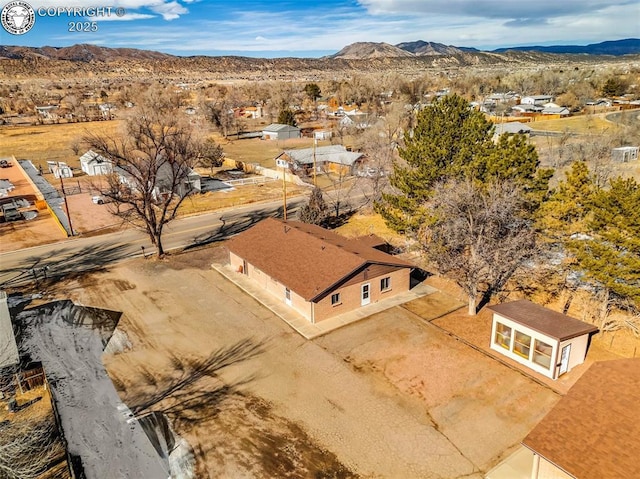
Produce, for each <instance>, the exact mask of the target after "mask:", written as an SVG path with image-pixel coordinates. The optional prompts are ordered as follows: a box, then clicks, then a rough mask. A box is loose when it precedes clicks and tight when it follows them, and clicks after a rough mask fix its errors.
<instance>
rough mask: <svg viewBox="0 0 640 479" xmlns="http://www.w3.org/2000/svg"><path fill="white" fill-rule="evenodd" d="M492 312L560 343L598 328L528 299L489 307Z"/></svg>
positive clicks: (595, 330) (593, 331)
mask: <svg viewBox="0 0 640 479" xmlns="http://www.w3.org/2000/svg"><path fill="white" fill-rule="evenodd" d="M488 308H489V309H490V310H491V311H493V312H495V313H498V314H499V315H501V316H504V317H505V318H507V319H510V320H512V321H515V322H516V323H519V324H522V325H524V326H527V327H528V328H531V329H533V330H534V331H538V332H539V333H542V334H544V335H546V336H549V337H552V338H556V339H557V340H559V341H564V340H567V339H571V338H575V337H577V336H582V335H583V334H589V333H595V332H597V331H598V328H596V327H595V326H593V325H592V324H588V323H585V322H584V321H580V320H579V319H575V318H572V317H570V316H567V315H566V314H562V313H558V312H556V311H553V310H552V309H549V308H545V307H544V306H540V305H539V304H535V303H532V302H531V301H527V300H526V299H521V300H518V301H511V302H509V303H503V304H497V305H494V306H489V307H488Z"/></svg>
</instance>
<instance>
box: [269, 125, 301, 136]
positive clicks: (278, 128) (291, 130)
mask: <svg viewBox="0 0 640 479" xmlns="http://www.w3.org/2000/svg"><path fill="white" fill-rule="evenodd" d="M291 138H300V128H298V127H297V126H291V125H283V124H281V123H272V124H271V125H269V126H268V127H266V128H265V129H264V130H262V139H264V140H289V139H291Z"/></svg>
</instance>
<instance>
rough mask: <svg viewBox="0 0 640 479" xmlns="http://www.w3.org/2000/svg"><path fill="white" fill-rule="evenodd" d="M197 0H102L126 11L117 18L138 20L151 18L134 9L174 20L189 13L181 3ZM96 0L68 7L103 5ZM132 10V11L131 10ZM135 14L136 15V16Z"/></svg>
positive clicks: (43, 3) (50, 1) (41, 0)
mask: <svg viewBox="0 0 640 479" xmlns="http://www.w3.org/2000/svg"><path fill="white" fill-rule="evenodd" d="M195 1H197V0H181V2H180V1H177V0H108V1H107V2H103V3H104V5H105V6H106V5H108V6H111V7H122V8H124V9H125V11H126V12H127V13H126V15H125V17H129V18H119V20H124V19H129V20H138V19H142V18H151V16H146V17H142V16H139V15H147V14H143V13H136V12H135V11H136V10H141V9H146V10H150V11H152V12H154V13H157V14H158V15H161V16H162V18H164V19H165V20H175V19H177V18H179V17H180V16H181V15H185V14H187V13H189V10H188V9H187V8H186V7H185V6H184V5H183V3H184V4H190V3H194V2H195ZM96 3H99V2H96V0H71V1H70V2H69V5H65V6H69V7H98V6H103V5H101V4H98V5H97V4H96ZM29 4H30V5H31V6H32V7H33V8H34V9H37V8H39V7H61V6H62V5H61V4H60V0H31V1H30V2H29ZM132 11H133V12H132ZM136 15H138V16H137V17H136ZM110 20H118V18H111V19H110Z"/></svg>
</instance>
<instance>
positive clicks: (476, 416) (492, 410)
mask: <svg viewBox="0 0 640 479" xmlns="http://www.w3.org/2000/svg"><path fill="white" fill-rule="evenodd" d="M221 251H222V249H221V248H220V247H219V246H217V247H213V248H208V249H204V250H200V251H193V252H191V253H188V254H184V255H177V256H173V257H171V258H170V259H168V260H164V261H160V262H158V261H155V260H142V259H139V260H133V261H131V262H128V263H122V264H121V265H119V266H117V267H116V268H114V269H113V270H112V271H110V272H107V273H96V274H93V275H91V276H89V277H86V278H84V279H83V280H81V281H80V282H78V281H74V282H71V283H64V284H63V283H60V284H58V285H56V296H58V297H69V298H71V299H73V300H75V301H77V302H80V303H82V304H85V305H93V306H102V307H106V308H110V309H119V310H121V311H123V312H124V316H123V320H122V321H121V324H120V327H119V328H120V329H122V330H123V331H125V332H126V333H127V334H128V336H129V340H130V341H131V343H132V347H131V349H129V350H127V351H125V352H123V353H120V354H116V355H108V356H105V364H106V367H107V370H108V372H109V374H110V375H111V376H112V378H113V380H114V383H115V384H116V387H117V388H118V389H119V391H120V392H121V394H122V396H123V398H124V399H125V401H127V402H128V403H129V404H130V405H133V406H136V405H140V404H144V403H145V402H146V403H149V404H151V406H150V407H149V408H148V409H152V410H164V411H165V412H167V414H169V416H170V418H171V419H172V420H173V425H174V427H175V428H176V430H177V432H178V433H179V434H182V435H183V436H184V437H185V438H186V439H187V440H188V441H189V443H190V444H191V445H192V446H193V448H194V452H195V453H196V457H197V459H198V461H197V467H198V471H197V472H198V474H197V477H234V478H235V477H357V476H360V477H390V478H395V477H402V478H461V477H467V478H473V479H480V478H481V477H482V472H484V471H486V470H488V469H489V468H490V467H491V466H492V465H494V464H495V463H496V462H497V460H498V459H499V457H500V456H501V455H502V454H503V453H504V452H505V451H506V450H508V449H510V448H512V446H514V445H515V444H517V443H518V442H519V441H520V440H521V439H522V438H523V436H524V435H525V434H526V433H527V432H528V431H529V430H530V429H531V427H532V426H533V425H534V424H535V423H536V422H537V421H538V420H539V419H540V418H541V417H542V416H543V415H544V414H545V413H546V412H547V411H548V410H549V409H550V407H551V406H552V405H553V404H554V403H555V401H556V400H557V397H556V395H555V393H552V392H551V391H550V390H548V389H547V388H545V387H544V386H540V385H538V384H536V383H533V382H531V381H528V380H527V379H526V378H524V377H523V376H522V375H520V374H517V373H515V372H514V371H512V370H510V369H509V368H506V367H504V366H502V365H500V364H498V363H496V362H494V361H492V360H490V359H488V358H487V357H485V356H484V355H482V354H481V353H478V352H477V351H474V350H471V349H469V348H467V347H466V346H464V345H462V344H460V343H458V342H457V341H456V340H455V339H453V338H452V337H451V336H448V335H447V334H446V333H444V332H442V331H440V330H438V329H437V328H436V327H434V326H431V325H428V324H424V323H423V322H422V321H420V320H418V319H416V317H415V315H413V314H412V313H410V312H409V311H407V310H404V309H402V308H394V309H391V310H389V311H386V312H384V313H380V314H378V315H376V316H374V317H371V318H370V319H367V320H363V321H361V322H359V323H356V324H354V325H352V326H350V327H348V328H344V329H342V330H338V331H335V332H333V333H331V334H329V335H327V336H324V337H322V338H320V339H317V340H315V341H305V340H303V339H302V338H301V337H300V336H298V335H297V334H296V333H294V332H292V330H290V329H289V328H288V326H286V325H285V324H284V323H283V322H282V321H281V320H280V319H279V318H277V317H275V316H274V315H273V314H272V313H271V312H270V311H268V310H266V309H265V308H263V307H262V306H261V305H259V304H258V303H256V302H255V301H254V300H253V299H251V298H249V297H247V296H245V295H244V294H243V293H242V292H241V291H240V290H239V289H237V288H236V287H235V286H234V285H232V284H230V283H229V282H227V281H226V280H224V279H223V278H222V277H221V276H220V275H219V274H218V273H216V272H215V271H213V270H211V269H210V267H209V264H210V263H211V262H212V260H213V259H214V257H215V256H216V255H220V254H221ZM207 362H208V363H207ZM204 363H207V364H213V365H214V368H213V369H207V370H203V371H204V372H203V373H202V374H192V373H193V371H195V370H196V369H197V367H198V365H202V364H204ZM178 383H180V384H181V385H182V387H181V389H180V390H176V389H175V388H173V387H172V386H173V385H175V384H178Z"/></svg>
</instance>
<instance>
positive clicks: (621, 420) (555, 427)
mask: <svg viewBox="0 0 640 479" xmlns="http://www.w3.org/2000/svg"><path fill="white" fill-rule="evenodd" d="M639 405H640V359H617V360H614V361H600V362H596V363H594V364H592V365H591V367H590V368H589V369H588V370H587V371H586V372H585V373H584V374H583V375H582V377H580V379H578V381H576V383H575V384H574V385H573V387H572V388H571V389H570V390H569V392H568V393H567V394H566V395H565V396H563V397H562V398H561V399H560V401H558V403H557V404H556V405H555V407H554V408H553V409H552V410H551V411H550V412H549V414H547V415H546V416H545V417H544V418H543V419H542V421H540V423H538V425H537V426H536V427H535V428H534V429H533V430H532V431H531V432H530V433H529V435H528V436H527V437H525V439H524V440H523V441H522V444H523V445H524V446H525V447H527V448H528V449H530V450H531V451H532V452H533V454H534V455H533V463H532V470H531V475H530V476H528V477H531V479H555V478H559V479H571V478H573V479H621V478H632V477H640V460H639V458H640V439H639V438H640V407H639Z"/></svg>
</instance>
